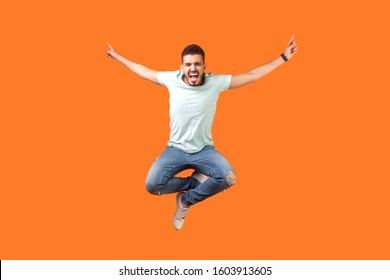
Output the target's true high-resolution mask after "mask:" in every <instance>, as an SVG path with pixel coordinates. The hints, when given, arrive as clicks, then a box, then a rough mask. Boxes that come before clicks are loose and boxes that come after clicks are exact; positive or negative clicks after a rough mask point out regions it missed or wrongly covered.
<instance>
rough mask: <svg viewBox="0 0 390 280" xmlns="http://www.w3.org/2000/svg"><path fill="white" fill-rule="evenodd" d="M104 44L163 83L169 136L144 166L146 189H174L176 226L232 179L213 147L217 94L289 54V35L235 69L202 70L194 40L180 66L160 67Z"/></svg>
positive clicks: (165, 191)
mask: <svg viewBox="0 0 390 280" xmlns="http://www.w3.org/2000/svg"><path fill="white" fill-rule="evenodd" d="M108 46H109V50H108V51H107V55H108V57H109V58H112V59H115V60H117V61H119V62H121V63H122V64H123V65H125V66H126V67H127V68H129V69H130V70H131V71H132V72H134V73H135V74H137V75H138V76H140V77H142V78H144V79H146V80H149V81H151V82H153V83H156V84H159V85H163V86H166V87H167V88H168V91H169V95H170V97H169V105H170V110H169V115H170V138H169V141H168V146H167V147H166V148H165V150H164V151H163V153H162V154H161V155H160V156H159V157H158V158H157V159H156V160H155V162H154V163H153V165H152V167H151V168H150V170H149V173H148V175H147V178H146V189H147V190H148V192H150V193H151V194H154V195H162V194H170V193H177V195H176V212H175V214H174V217H173V225H174V228H175V229H176V230H180V229H181V228H182V226H183V223H184V219H185V217H186V215H187V212H188V211H189V209H190V207H191V206H192V205H194V204H196V203H198V202H201V201H203V200H205V199H206V198H209V197H210V196H213V195H215V194H217V193H219V192H221V191H224V190H226V189H227V188H229V187H230V186H232V185H234V183H235V182H236V173H235V172H234V170H233V168H232V166H231V165H230V163H229V162H228V161H227V160H226V159H225V158H224V157H223V156H222V155H221V153H220V152H218V151H217V150H216V149H215V147H214V143H213V140H212V137H211V127H212V124H213V121H214V115H215V111H216V105H217V100H218V97H219V94H220V93H221V92H222V91H225V90H228V89H235V88H238V87H241V86H244V85H246V84H248V83H251V82H255V81H257V80H258V79H260V78H261V77H263V76H265V75H266V74H268V73H270V72H271V71H273V70H275V69H276V68H277V67H279V66H280V65H282V64H283V63H285V62H286V61H288V60H289V59H291V58H292V57H293V56H294V55H295V54H296V53H297V50H298V47H297V44H296V42H295V41H294V36H293V37H292V38H291V40H290V42H289V44H288V46H287V48H286V50H285V51H284V52H283V53H282V54H281V55H280V56H278V57H277V58H275V59H273V60H271V61H270V62H268V63H266V64H264V65H261V66H259V67H257V68H254V69H252V70H250V71H248V72H245V73H241V74H236V75H213V74H206V73H205V69H206V64H205V53H204V51H203V49H202V48H201V47H199V46H198V45H189V46H187V47H185V49H184V50H183V52H182V54H181V60H182V64H181V68H180V70H177V71H164V72H162V71H155V70H152V69H149V68H147V67H145V66H143V65H141V64H139V63H136V62H134V61H131V60H129V59H126V58H124V57H123V56H121V55H119V54H118V53H117V52H116V51H115V50H114V49H113V48H112V47H111V46H110V45H108ZM186 169H194V170H195V171H194V173H193V174H192V176H189V177H187V178H181V177H175V175H177V174H178V173H180V172H181V171H183V170H186Z"/></svg>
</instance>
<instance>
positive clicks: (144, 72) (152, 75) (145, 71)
mask: <svg viewBox="0 0 390 280" xmlns="http://www.w3.org/2000/svg"><path fill="white" fill-rule="evenodd" d="M107 45H108V48H109V49H108V51H107V56H108V57H109V58H112V59H115V60H117V61H119V62H120V63H122V64H123V65H125V66H126V67H127V68H129V69H130V70H131V71H133V72H134V73H135V74H137V75H138V76H140V77H141V78H144V79H146V80H149V81H151V82H153V83H156V84H160V83H159V82H158V80H157V71H155V70H152V69H149V68H147V67H145V66H143V65H142V64H139V63H136V62H134V61H131V60H129V59H127V58H125V57H123V56H121V55H120V54H118V53H117V52H116V51H115V50H114V48H113V47H111V46H110V44H108V43H107Z"/></svg>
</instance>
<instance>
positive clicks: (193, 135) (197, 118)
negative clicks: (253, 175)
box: [157, 70, 232, 153]
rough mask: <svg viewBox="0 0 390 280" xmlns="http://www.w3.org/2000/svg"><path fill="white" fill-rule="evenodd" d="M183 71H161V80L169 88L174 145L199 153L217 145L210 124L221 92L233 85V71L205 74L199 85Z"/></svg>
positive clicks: (171, 138)
mask: <svg viewBox="0 0 390 280" xmlns="http://www.w3.org/2000/svg"><path fill="white" fill-rule="evenodd" d="M182 76H183V72H181V71H179V70H178V71H169V72H168V71H167V72H158V73H157V79H158V81H159V83H160V84H161V85H163V86H166V87H167V88H168V90H169V95H170V97H169V104H170V109H169V116H170V129H171V133H170V139H169V141H168V146H173V147H175V148H178V149H180V150H182V151H185V152H187V153H196V152H199V151H200V150H202V149H203V148H204V147H205V146H207V145H214V143H213V140H212V137H211V127H212V124H213V121H214V116H215V111H216V107H217V100H218V97H219V94H220V93H221V92H222V91H224V90H227V89H228V88H229V86H230V81H231V78H232V76H231V75H213V74H206V76H205V81H204V83H203V84H202V85H200V86H189V85H187V84H186V83H185V82H184V81H183V80H182Z"/></svg>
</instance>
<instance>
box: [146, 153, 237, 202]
mask: <svg viewBox="0 0 390 280" xmlns="http://www.w3.org/2000/svg"><path fill="white" fill-rule="evenodd" d="M186 169H195V170H196V171H198V172H200V173H202V174H204V175H206V176H209V177H210V178H209V179H208V180H206V181H204V182H203V183H200V182H199V181H198V180H196V179H195V178H193V177H191V176H190V177H187V178H179V177H174V176H175V175H176V174H178V173H179V172H181V171H183V170H186ZM230 172H234V170H233V168H232V166H231V165H230V163H229V162H228V161H227V160H226V159H225V158H224V157H223V156H222V155H221V154H220V153H219V152H218V151H217V149H215V147H213V146H206V147H204V148H203V149H202V150H201V151H200V152H197V153H186V152H184V151H182V150H179V149H177V148H174V147H171V146H168V147H167V148H166V149H165V150H164V152H163V153H162V154H161V155H160V156H159V157H158V158H157V159H156V160H155V162H154V163H153V165H152V167H151V168H150V170H149V173H148V176H147V178H146V189H147V191H148V192H150V193H152V194H157V195H161V194H169V193H175V192H180V191H186V193H185V194H184V195H183V197H182V200H183V202H184V203H185V204H187V205H188V206H191V205H193V204H196V203H198V202H200V201H202V200H204V199H206V198H208V197H210V196H212V195H215V194H217V193H219V192H221V191H223V190H225V189H227V188H229V187H230V186H231V185H232V184H231V183H230V184H229V182H228V179H227V176H228V174H229V173H230Z"/></svg>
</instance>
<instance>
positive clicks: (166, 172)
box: [146, 147, 199, 195]
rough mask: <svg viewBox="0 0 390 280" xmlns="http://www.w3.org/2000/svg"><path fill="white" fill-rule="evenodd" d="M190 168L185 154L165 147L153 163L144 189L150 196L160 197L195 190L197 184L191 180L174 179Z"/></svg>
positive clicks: (189, 178)
mask: <svg viewBox="0 0 390 280" xmlns="http://www.w3.org/2000/svg"><path fill="white" fill-rule="evenodd" d="M188 168H190V167H189V166H188V164H187V161H186V153H184V152H182V151H180V150H178V149H176V148H173V147H167V148H166V149H165V150H164V152H163V153H162V154H161V155H160V156H159V157H158V158H157V159H156V160H155V161H154V163H153V165H152V167H151V168H150V170H149V173H148V176H147V178H146V189H147V191H148V192H150V193H151V194H155V195H161V194H169V193H175V192H179V191H185V190H188V189H190V188H195V186H196V185H198V184H199V182H198V181H197V180H196V179H194V178H192V177H188V178H176V177H174V176H175V175H176V174H177V173H179V172H181V171H183V170H185V169H188Z"/></svg>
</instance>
